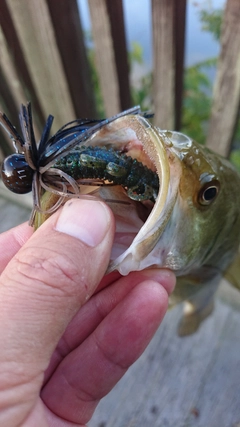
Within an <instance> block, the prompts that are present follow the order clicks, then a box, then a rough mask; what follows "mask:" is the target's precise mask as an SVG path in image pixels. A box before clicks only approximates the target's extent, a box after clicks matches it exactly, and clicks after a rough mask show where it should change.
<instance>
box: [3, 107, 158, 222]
mask: <svg viewBox="0 0 240 427" xmlns="http://www.w3.org/2000/svg"><path fill="white" fill-rule="evenodd" d="M131 114H134V115H135V114H142V113H141V110H140V107H133V108H131V109H129V110H126V111H124V112H122V113H119V114H117V115H115V116H112V117H111V118H109V119H103V120H89V119H79V120H74V121H72V122H69V123H67V124H66V125H64V126H63V127H62V128H60V129H59V130H58V131H57V132H56V133H55V134H54V135H53V136H51V137H50V131H51V127H52V123H53V116H51V115H49V117H48V119H47V121H46V124H45V127H44V129H43V133H42V136H41V139H40V141H39V143H38V144H37V142H36V139H35V135H34V130H33V123H32V111H31V104H30V103H28V105H27V106H24V105H22V107H21V111H20V116H19V117H20V125H21V129H22V135H23V138H22V137H21V136H20V135H19V134H18V132H17V131H16V129H15V127H14V126H13V125H12V124H11V122H10V121H9V119H8V118H7V116H6V115H5V114H3V113H0V124H1V126H2V127H3V128H4V130H5V131H6V132H7V134H8V136H9V137H10V138H11V140H12V141H13V144H14V147H15V150H16V153H15V154H12V155H10V156H8V157H7V158H6V159H5V160H4V161H3V164H2V168H1V176H2V180H3V182H4V184H5V186H6V187H7V188H8V189H9V190H10V191H12V192H14V193H18V194H25V193H28V192H30V191H32V193H33V211H32V215H31V218H30V224H31V225H32V224H33V221H34V217H35V213H36V212H37V211H38V212H43V209H42V208H41V195H42V191H43V190H46V191H49V192H52V193H55V194H57V195H59V196H61V197H60V199H59V200H58V202H57V203H56V204H55V205H54V206H52V208H51V209H49V210H48V211H47V212H45V213H52V212H54V211H55V210H57V208H58V207H59V206H60V205H61V203H62V202H63V199H64V198H65V197H71V196H72V195H73V194H78V193H79V192H80V190H79V186H80V185H84V184H85V182H84V180H85V179H86V180H87V184H88V185H89V183H91V181H92V182H93V183H94V185H109V184H110V185H121V186H122V187H123V188H124V189H125V190H126V191H127V195H128V197H129V198H131V199H133V200H138V201H141V200H152V201H155V199H156V197H157V194H158V189H159V179H158V176H157V173H156V172H153V171H152V170H151V169H149V168H147V167H146V166H144V165H143V164H142V163H141V162H139V161H138V160H136V159H132V158H131V157H130V156H127V155H126V153H123V152H121V151H120V150H117V149H116V150H114V149H113V148H111V149H108V148H106V147H91V146H88V147H85V146H84V145H83V144H84V142H85V141H86V140H88V139H89V138H90V137H91V136H92V135H93V134H94V133H95V132H97V131H98V130H100V129H101V128H102V127H103V126H105V125H107V124H109V123H111V122H113V121H114V120H116V119H118V118H120V117H122V116H126V115H131ZM142 115H143V116H144V117H150V116H151V115H149V114H147V113H143V114H142Z"/></svg>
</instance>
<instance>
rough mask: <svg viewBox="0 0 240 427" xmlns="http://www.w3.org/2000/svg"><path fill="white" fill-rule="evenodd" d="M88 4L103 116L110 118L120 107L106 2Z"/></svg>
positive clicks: (93, 1) (97, 0)
mask: <svg viewBox="0 0 240 427" xmlns="http://www.w3.org/2000/svg"><path fill="white" fill-rule="evenodd" d="M88 3H89V9H90V14H91V21H92V34H93V40H94V46H95V51H96V66H97V71H98V74H99V79H100V86H101V90H102V96H103V102H104V109H105V114H106V116H112V115H113V114H116V113H118V112H119V111H120V110H121V106H120V98H119V87H118V78H117V69H116V64H115V55H114V49H113V41H112V37H111V27H110V22H109V17H108V13H107V6H106V0H88Z"/></svg>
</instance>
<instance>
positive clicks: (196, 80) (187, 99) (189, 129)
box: [181, 59, 216, 144]
mask: <svg viewBox="0 0 240 427" xmlns="http://www.w3.org/2000/svg"><path fill="white" fill-rule="evenodd" d="M215 64H216V59H211V60H207V61H204V62H201V63H199V64H196V65H194V66H192V67H189V68H187V69H186V70H185V74H184V95H183V107H182V127H181V131H182V132H183V133H186V134H187V135H189V136H190V137H191V138H193V139H195V140H196V141H198V142H199V143H201V144H203V143H204V142H205V139H206V129H207V122H208V119H209V115H210V108H211V90H212V84H211V81H210V79H209V77H208V76H207V74H206V70H207V69H210V68H211V67H213V66H214V65H215Z"/></svg>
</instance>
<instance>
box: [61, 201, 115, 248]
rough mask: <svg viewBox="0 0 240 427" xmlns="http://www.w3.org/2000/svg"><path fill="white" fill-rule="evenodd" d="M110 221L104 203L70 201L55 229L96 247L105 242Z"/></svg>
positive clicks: (65, 206)
mask: <svg viewBox="0 0 240 427" xmlns="http://www.w3.org/2000/svg"><path fill="white" fill-rule="evenodd" d="M110 221H111V218H110V214H109V211H108V209H107V207H105V205H104V204H103V203H101V202H98V201H92V200H69V201H68V202H67V203H65V205H64V207H63V209H62V212H61V213H60V216H59V218H58V221H57V224H56V227H55V229H56V230H57V231H60V232H61V233H65V234H68V235H69V236H73V237H76V238H77V239H79V240H81V241H82V242H84V243H85V244H86V245H88V246H92V247H94V246H97V245H99V243H101V241H102V240H103V238H104V236H105V234H106V232H107V230H108V228H109V225H110Z"/></svg>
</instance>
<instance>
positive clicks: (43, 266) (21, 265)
mask: <svg viewBox="0 0 240 427" xmlns="http://www.w3.org/2000/svg"><path fill="white" fill-rule="evenodd" d="M16 269H17V273H18V276H21V277H22V281H24V282H25V284H26V285H27V284H29V283H32V282H33V281H35V282H38V283H41V285H45V286H47V287H49V288H51V289H52V291H54V292H55V293H58V294H59V293H64V294H68V293H72V292H73V289H74V288H75V287H76V285H77V284H78V283H79V268H78V266H77V265H75V264H74V262H73V261H72V260H71V258H70V257H67V256H66V255H62V254H60V253H58V252H57V251H53V250H52V249H51V250H48V249H45V250H44V251H39V250H37V249H36V248H25V249H24V250H23V251H21V252H19V254H18V256H17V257H16Z"/></svg>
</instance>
